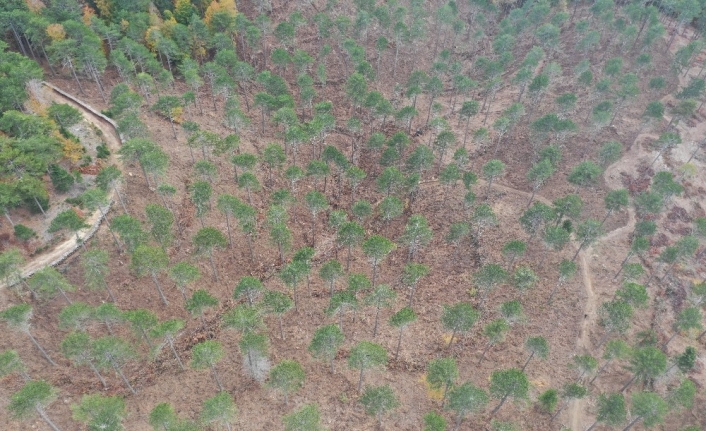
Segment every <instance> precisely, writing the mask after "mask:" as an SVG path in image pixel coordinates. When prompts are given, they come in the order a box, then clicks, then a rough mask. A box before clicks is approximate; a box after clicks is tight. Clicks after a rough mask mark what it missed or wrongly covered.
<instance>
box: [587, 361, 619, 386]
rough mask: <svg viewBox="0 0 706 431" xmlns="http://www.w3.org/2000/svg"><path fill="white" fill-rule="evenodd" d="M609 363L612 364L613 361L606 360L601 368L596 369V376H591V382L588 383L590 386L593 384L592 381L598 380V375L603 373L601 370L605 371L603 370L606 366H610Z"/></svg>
mask: <svg viewBox="0 0 706 431" xmlns="http://www.w3.org/2000/svg"><path fill="white" fill-rule="evenodd" d="M611 362H613V359H608V360H607V361H606V363H605V364H603V366H601V368H599V369H598V371H597V372H596V375H595V376H593V378H592V379H591V381H590V382H588V383H589V384H591V385H592V384H593V381H594V380H596V379H597V378H598V375H599V374H601V373H602V372H603V370H605V368H606V367H607V366H608V365H610V363H611Z"/></svg>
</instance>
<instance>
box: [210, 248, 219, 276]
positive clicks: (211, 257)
mask: <svg viewBox="0 0 706 431" xmlns="http://www.w3.org/2000/svg"><path fill="white" fill-rule="evenodd" d="M208 260H209V261H210V262H211V270H212V271H213V278H214V279H215V280H216V281H218V271H217V270H216V263H215V262H214V261H213V250H209V251H208Z"/></svg>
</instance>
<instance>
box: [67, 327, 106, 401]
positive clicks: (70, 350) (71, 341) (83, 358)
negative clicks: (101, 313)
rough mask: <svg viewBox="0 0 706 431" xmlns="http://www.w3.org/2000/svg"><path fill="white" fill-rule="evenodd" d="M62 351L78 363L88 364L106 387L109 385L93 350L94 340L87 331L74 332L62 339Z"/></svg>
mask: <svg viewBox="0 0 706 431" xmlns="http://www.w3.org/2000/svg"><path fill="white" fill-rule="evenodd" d="M59 349H60V350H61V353H62V354H63V355H64V356H65V357H66V358H67V359H69V360H71V361H72V362H73V363H75V364H76V365H88V366H89V367H90V368H91V371H93V373H94V374H95V375H96V377H98V380H100V382H101V384H102V385H103V387H104V388H107V387H108V385H107V384H106V382H105V379H104V378H103V375H101V373H100V372H99V371H98V368H97V366H96V358H95V356H94V352H93V340H91V337H89V336H88V334H86V333H85V332H72V333H70V334H69V335H67V336H66V337H64V339H63V340H62V341H61V345H60V348H59Z"/></svg>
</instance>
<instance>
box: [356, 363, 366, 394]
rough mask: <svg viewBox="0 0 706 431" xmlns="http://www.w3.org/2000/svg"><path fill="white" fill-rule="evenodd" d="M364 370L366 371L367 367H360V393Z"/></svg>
mask: <svg viewBox="0 0 706 431" xmlns="http://www.w3.org/2000/svg"><path fill="white" fill-rule="evenodd" d="M363 371H365V368H363V367H360V377H358V393H360V389H361V388H362V387H363Z"/></svg>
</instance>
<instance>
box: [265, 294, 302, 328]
mask: <svg viewBox="0 0 706 431" xmlns="http://www.w3.org/2000/svg"><path fill="white" fill-rule="evenodd" d="M262 305H263V306H264V307H265V310H267V312H268V313H272V314H275V315H277V320H278V322H279V336H280V338H281V339H283V340H284V329H283V328H282V316H283V315H284V314H285V313H287V312H288V311H289V310H291V309H292V308H293V307H294V301H292V299H291V298H290V297H289V295H287V294H285V293H282V292H278V291H276V290H267V291H265V294H264V296H263V298H262Z"/></svg>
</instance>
